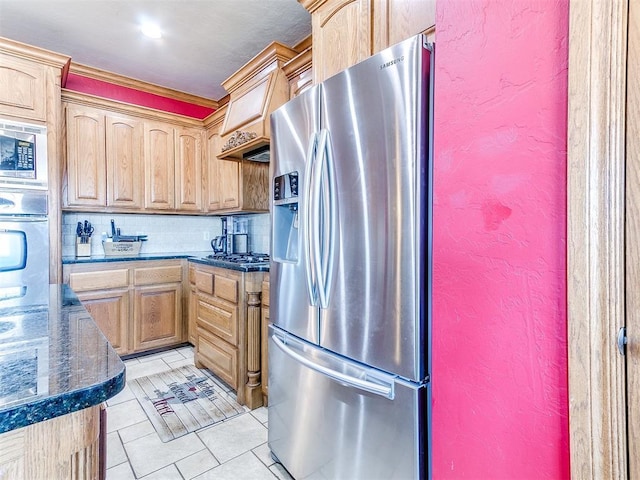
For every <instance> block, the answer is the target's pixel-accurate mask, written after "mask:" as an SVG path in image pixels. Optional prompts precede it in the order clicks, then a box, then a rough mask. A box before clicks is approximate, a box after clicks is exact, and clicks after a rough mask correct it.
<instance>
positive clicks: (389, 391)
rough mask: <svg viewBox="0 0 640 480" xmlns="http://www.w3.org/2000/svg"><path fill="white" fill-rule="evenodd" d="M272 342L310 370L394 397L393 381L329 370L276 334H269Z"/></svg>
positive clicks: (349, 384) (362, 388) (371, 391)
mask: <svg viewBox="0 0 640 480" xmlns="http://www.w3.org/2000/svg"><path fill="white" fill-rule="evenodd" d="M271 338H272V340H273V342H274V343H275V344H276V346H277V347H278V348H279V349H280V350H282V351H283V352H284V353H286V354H287V355H289V356H290V357H291V358H293V359H294V360H296V361H298V362H300V363H301V364H303V365H304V366H305V367H307V368H310V369H311V370H315V371H316V372H318V373H320V374H322V375H325V376H327V377H329V378H332V379H334V380H336V381H338V382H341V383H343V384H346V385H347V386H350V387H354V388H358V389H360V390H365V391H367V392H370V393H374V394H376V395H380V396H382V397H386V398H388V399H390V400H393V398H394V396H395V395H394V393H395V392H394V388H393V387H394V383H393V382H390V383H389V385H380V384H378V383H374V382H369V381H367V380H362V379H360V378H356V377H352V376H350V375H345V374H344V373H341V372H336V371H335V370H331V369H330V368H327V367H324V366H322V365H318V364H317V363H314V362H312V361H311V360H309V359H307V358H305V357H303V356H302V355H300V354H298V353H296V352H294V351H293V350H292V349H291V348H289V347H287V345H285V343H284V342H283V341H282V340H280V339H279V338H278V337H277V336H276V335H272V336H271Z"/></svg>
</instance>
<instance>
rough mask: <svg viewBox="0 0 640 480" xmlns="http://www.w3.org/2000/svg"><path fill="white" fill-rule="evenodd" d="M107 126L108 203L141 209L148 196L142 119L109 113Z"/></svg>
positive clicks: (106, 118)
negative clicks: (144, 197)
mask: <svg viewBox="0 0 640 480" xmlns="http://www.w3.org/2000/svg"><path fill="white" fill-rule="evenodd" d="M105 129H106V132H105V133H106V157H107V205H111V206H115V207H127V208H141V207H142V205H143V201H142V199H143V196H144V176H143V163H142V161H141V159H142V157H143V153H142V152H143V125H142V122H141V121H139V120H136V119H134V118H127V117H122V116H113V115H107V116H106V117H105Z"/></svg>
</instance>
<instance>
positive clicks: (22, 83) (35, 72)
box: [0, 54, 47, 121]
mask: <svg viewBox="0 0 640 480" xmlns="http://www.w3.org/2000/svg"><path fill="white" fill-rule="evenodd" d="M46 95H47V89H46V86H45V69H44V66H43V65H39V64H37V63H34V62H30V61H28V60H23V59H21V58H16V57H14V56H12V55H4V54H0V112H2V113H3V114H7V115H13V116H15V117H18V118H25V119H33V120H43V121H44V120H46V119H47V110H46V105H47V104H46Z"/></svg>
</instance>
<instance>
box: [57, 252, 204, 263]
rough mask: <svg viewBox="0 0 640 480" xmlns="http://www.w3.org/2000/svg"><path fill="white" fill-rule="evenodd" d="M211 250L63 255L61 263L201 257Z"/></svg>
mask: <svg viewBox="0 0 640 480" xmlns="http://www.w3.org/2000/svg"><path fill="white" fill-rule="evenodd" d="M211 253H212V252H211V250H209V251H201V252H168V253H139V254H138V255H123V256H115V255H114V256H111V255H109V256H107V255H91V256H90V257H75V256H73V255H71V256H63V257H62V264H63V265H67V264H71V263H101V262H135V261H138V260H172V259H176V258H189V259H190V258H201V257H206V256H207V255H210V254H211Z"/></svg>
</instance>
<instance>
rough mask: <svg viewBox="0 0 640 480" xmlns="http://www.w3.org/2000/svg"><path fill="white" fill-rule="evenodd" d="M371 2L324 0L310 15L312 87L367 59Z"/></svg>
mask: <svg viewBox="0 0 640 480" xmlns="http://www.w3.org/2000/svg"><path fill="white" fill-rule="evenodd" d="M370 12H371V0H327V1H326V2H324V3H323V4H322V5H321V6H320V7H319V8H318V9H317V10H316V11H314V12H313V14H312V18H311V23H312V28H313V54H312V55H313V75H314V80H315V83H319V82H322V81H324V80H326V79H327V78H329V77H330V76H332V75H334V74H336V73H338V72H339V71H341V70H344V69H345V68H347V67H350V66H352V65H354V64H356V63H358V62H360V61H362V60H364V59H365V58H367V57H368V56H370V55H371V53H372V51H373V49H372V44H371V20H370V19H371V16H370Z"/></svg>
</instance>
